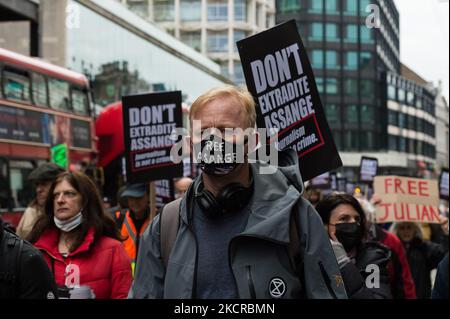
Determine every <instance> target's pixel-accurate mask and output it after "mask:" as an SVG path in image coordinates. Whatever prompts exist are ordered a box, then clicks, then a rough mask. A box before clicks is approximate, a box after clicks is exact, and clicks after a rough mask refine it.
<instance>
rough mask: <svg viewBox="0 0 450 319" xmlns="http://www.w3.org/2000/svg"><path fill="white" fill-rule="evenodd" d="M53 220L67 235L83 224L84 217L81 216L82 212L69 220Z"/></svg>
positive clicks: (54, 218)
mask: <svg viewBox="0 0 450 319" xmlns="http://www.w3.org/2000/svg"><path fill="white" fill-rule="evenodd" d="M53 220H54V221H55V225H56V227H58V228H59V229H61V230H62V231H63V232H66V233H67V232H70V231H71V230H73V229H75V228H77V227H78V226H80V224H81V222H82V221H83V215H81V211H80V212H79V213H78V214H76V215H75V216H73V217H71V218H69V219H67V220H60V219H58V218H56V217H53Z"/></svg>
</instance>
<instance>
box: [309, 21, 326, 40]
mask: <svg viewBox="0 0 450 319" xmlns="http://www.w3.org/2000/svg"><path fill="white" fill-rule="evenodd" d="M310 40H313V41H314V40H315V41H322V40H323V24H322V23H318V22H314V23H312V24H311V36H310Z"/></svg>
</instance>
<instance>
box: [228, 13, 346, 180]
mask: <svg viewBox="0 0 450 319" xmlns="http://www.w3.org/2000/svg"><path fill="white" fill-rule="evenodd" d="M237 47H238V50H239V55H240V58H241V63H242V68H243V71H244V75H245V81H246V83H247V88H248V90H249V91H250V93H251V94H252V95H253V97H254V99H255V102H256V112H257V125H258V127H259V128H266V130H267V134H266V138H267V142H268V143H271V142H272V143H274V142H275V140H276V139H278V142H277V143H276V147H277V148H278V149H280V150H282V149H285V148H288V147H291V148H293V149H294V150H295V151H296V152H297V154H298V156H299V158H300V160H299V165H300V171H301V174H302V178H303V180H305V181H306V180H310V179H311V178H313V177H315V176H318V175H320V174H322V173H324V172H327V171H330V170H332V169H335V168H337V167H340V166H342V161H341V159H340V157H339V154H338V152H337V149H336V146H335V144H334V140H333V138H332V136H331V132H330V129H329V127H328V123H327V121H326V118H325V114H324V111H323V107H322V103H321V101H320V97H319V92H318V90H317V86H316V82H315V79H314V74H313V71H312V68H311V64H310V62H309V60H308V57H307V54H306V50H305V48H304V46H303V43H302V40H301V38H300V35H299V34H298V31H297V26H296V23H295V20H291V21H288V22H286V23H283V24H280V25H277V26H275V27H273V28H271V29H269V30H266V31H264V32H261V33H258V34H256V35H253V36H251V37H248V38H246V39H244V40H241V41H238V42H237ZM277 130H278V131H277Z"/></svg>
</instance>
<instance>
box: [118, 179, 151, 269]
mask: <svg viewBox="0 0 450 319" xmlns="http://www.w3.org/2000/svg"><path fill="white" fill-rule="evenodd" d="M121 197H122V198H126V199H127V201H128V207H129V208H128V210H122V211H120V210H119V211H117V212H116V213H115V216H116V222H117V225H118V227H119V229H120V232H121V234H122V236H124V237H125V238H126V239H125V241H124V242H123V245H124V247H125V250H126V252H127V254H128V256H129V257H130V259H131V267H132V270H133V274H134V268H135V265H136V260H137V253H138V251H139V240H140V237H141V236H142V234H143V233H144V231H145V230H146V229H147V227H148V225H149V224H150V205H149V204H150V202H149V194H148V184H142V183H139V184H129V185H127V186H126V188H125V190H124V192H123V193H122V195H121Z"/></svg>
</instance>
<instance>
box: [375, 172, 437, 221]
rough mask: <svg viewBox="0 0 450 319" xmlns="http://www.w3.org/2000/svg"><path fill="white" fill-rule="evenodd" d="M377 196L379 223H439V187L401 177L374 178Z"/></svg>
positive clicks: (430, 183)
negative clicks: (378, 200)
mask: <svg viewBox="0 0 450 319" xmlns="http://www.w3.org/2000/svg"><path fill="white" fill-rule="evenodd" d="M374 192H375V193H376V194H377V195H378V196H380V198H381V201H382V202H381V204H379V205H377V208H376V216H377V222H378V223H386V222H392V221H411V222H422V223H439V221H440V219H439V209H438V205H439V194H438V183H437V181H435V180H426V179H420V178H412V177H400V176H375V178H374Z"/></svg>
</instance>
